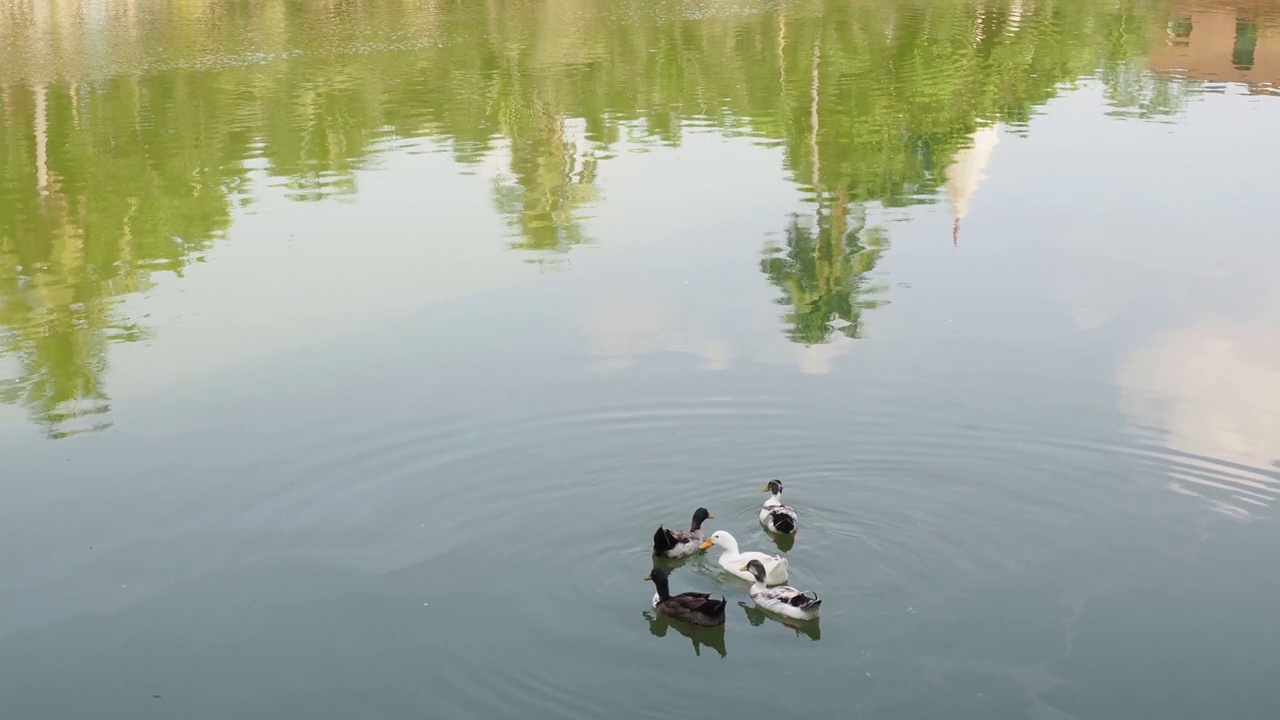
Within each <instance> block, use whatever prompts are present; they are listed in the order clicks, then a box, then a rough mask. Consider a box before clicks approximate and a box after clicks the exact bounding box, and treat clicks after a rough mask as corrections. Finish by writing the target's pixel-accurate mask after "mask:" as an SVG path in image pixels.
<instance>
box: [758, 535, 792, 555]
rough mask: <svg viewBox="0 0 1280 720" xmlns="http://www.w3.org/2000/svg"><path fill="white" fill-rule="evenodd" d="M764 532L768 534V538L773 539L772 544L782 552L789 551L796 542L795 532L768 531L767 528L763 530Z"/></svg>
mask: <svg viewBox="0 0 1280 720" xmlns="http://www.w3.org/2000/svg"><path fill="white" fill-rule="evenodd" d="M764 534H765V535H768V536H769V539H770V540H772V541H773V544H774V545H777V546H778V549H779V550H781V551H782V552H790V551H791V548H793V547H795V544H796V536H795V533H791V534H787V533H772V532H769V531H768V530H765V531H764Z"/></svg>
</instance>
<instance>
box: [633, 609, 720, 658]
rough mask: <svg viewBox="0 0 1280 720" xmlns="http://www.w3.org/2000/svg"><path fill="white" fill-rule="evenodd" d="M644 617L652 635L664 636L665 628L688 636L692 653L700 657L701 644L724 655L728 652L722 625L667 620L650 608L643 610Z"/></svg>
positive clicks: (665, 634)
mask: <svg viewBox="0 0 1280 720" xmlns="http://www.w3.org/2000/svg"><path fill="white" fill-rule="evenodd" d="M644 619H645V620H648V621H649V633H650V634H651V635H653V636H654V637H666V636H667V630H675V631H676V632H678V633H680V634H681V635H683V636H685V637H687V638H689V640H690V641H691V642H692V643H693V654H694V655H697V656H698V657H702V646H704V645H705V646H707V647H709V648H711V649H712V650H715V651H716V652H717V653H719V654H720V657H725V656H727V655H728V654H729V652H728V651H727V650H725V647H724V626H723V625H721V626H719V627H694V626H693V625H686V624H684V623H680V622H675V621H673V620H668V619H667V618H665V617H663V616H661V615H659V614H657V613H656V612H653V611H652V610H645V611H644Z"/></svg>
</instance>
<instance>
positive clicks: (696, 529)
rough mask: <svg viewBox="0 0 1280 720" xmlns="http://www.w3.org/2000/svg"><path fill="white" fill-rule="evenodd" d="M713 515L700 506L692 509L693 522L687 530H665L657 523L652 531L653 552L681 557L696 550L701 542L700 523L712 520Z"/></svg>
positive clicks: (665, 555) (670, 556) (658, 554)
mask: <svg viewBox="0 0 1280 720" xmlns="http://www.w3.org/2000/svg"><path fill="white" fill-rule="evenodd" d="M715 517H716V516H715V515H712V514H711V513H709V512H707V509H706V508H703V507H700V508H698V509H697V510H694V511H693V523H692V524H690V525H689V529H688V530H667V529H666V528H664V527H663V526H661V525H659V526H658V529H657V531H655V532H654V533H653V554H654V555H657V556H658V557H664V558H682V557H685V556H686V555H692V554H694V553H696V552H698V546H699V545H700V544H702V523H703V522H705V521H707V520H714V519H715Z"/></svg>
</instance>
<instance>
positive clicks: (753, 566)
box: [741, 560, 765, 582]
mask: <svg viewBox="0 0 1280 720" xmlns="http://www.w3.org/2000/svg"><path fill="white" fill-rule="evenodd" d="M741 570H742V571H743V572H749V573H751V575H752V576H753V577H755V579H756V582H764V574H765V573H764V563H762V562H760V561H759V560H752V561H751V562H749V563H747V564H746V565H743V566H742V568H741Z"/></svg>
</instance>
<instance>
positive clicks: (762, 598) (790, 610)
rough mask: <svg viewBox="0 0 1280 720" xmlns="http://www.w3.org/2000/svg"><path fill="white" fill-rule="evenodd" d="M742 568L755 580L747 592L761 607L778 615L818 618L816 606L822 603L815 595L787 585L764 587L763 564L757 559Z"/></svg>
mask: <svg viewBox="0 0 1280 720" xmlns="http://www.w3.org/2000/svg"><path fill="white" fill-rule="evenodd" d="M742 569H743V570H746V571H747V572H750V573H751V575H752V576H753V577H754V578H755V580H756V581H755V584H753V585H752V586H751V589H750V590H748V591H747V593H748V594H749V595H751V599H752V600H754V601H755V603H756V605H759V606H760V608H761V609H763V610H768V611H769V612H775V613H778V614H779V615H786V616H787V617H789V618H795V619H796V620H816V619H817V618H818V608H819V607H820V606H821V605H822V601H821V600H819V599H818V596H817V595H814V594H813V593H811V592H803V591H800V590H797V589H795V588H793V587H790V586H787V585H784V586H782V587H775V588H771V587H766V586H765V583H764V580H765V576H764V566H763V565H761V564H760V561H758V560H752V561H751V562H749V563H747V564H746V565H743V566H742Z"/></svg>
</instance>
